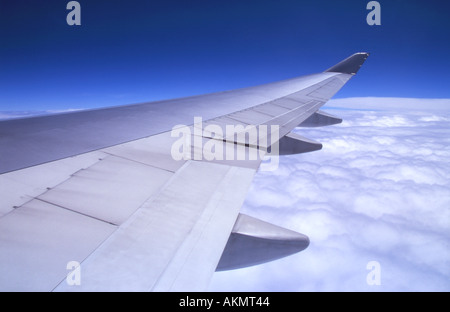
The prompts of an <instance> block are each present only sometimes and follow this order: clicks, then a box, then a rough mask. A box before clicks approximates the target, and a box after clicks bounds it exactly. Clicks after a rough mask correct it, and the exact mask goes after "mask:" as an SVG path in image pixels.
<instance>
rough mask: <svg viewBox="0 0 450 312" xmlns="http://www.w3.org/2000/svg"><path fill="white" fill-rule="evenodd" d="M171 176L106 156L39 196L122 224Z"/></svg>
mask: <svg viewBox="0 0 450 312" xmlns="http://www.w3.org/2000/svg"><path fill="white" fill-rule="evenodd" d="M172 175H173V173H172V172H169V171H167V170H162V169H158V168H155V167H152V166H148V165H144V164H141V163H137V162H134V161H130V160H126V159H123V158H119V157H115V156H108V157H105V158H104V159H103V160H102V161H100V162H98V163H96V164H95V165H93V166H91V167H89V168H88V169H86V170H81V171H79V172H77V173H76V174H74V175H73V176H72V177H71V178H70V179H69V180H67V181H65V182H64V183H62V184H60V185H58V186H56V187H55V188H53V189H51V190H49V191H48V192H46V193H44V194H42V195H40V196H39V197H38V199H41V200H44V201H46V202H49V203H52V204H54V205H57V206H61V207H64V208H66V209H70V210H72V211H76V212H79V213H81V214H84V215H88V216H91V217H93V218H96V219H99V220H103V221H105V222H109V223H113V224H122V223H123V222H124V221H125V220H126V219H127V218H128V217H129V216H130V215H131V214H132V213H133V212H134V211H136V210H137V209H138V208H139V207H140V206H141V205H142V204H143V203H144V202H145V201H146V200H147V199H148V198H150V197H151V196H152V194H154V193H155V192H157V191H158V190H159V189H160V188H161V186H162V185H164V184H165V183H166V182H167V180H168V179H169V178H170V177H171V176H172Z"/></svg>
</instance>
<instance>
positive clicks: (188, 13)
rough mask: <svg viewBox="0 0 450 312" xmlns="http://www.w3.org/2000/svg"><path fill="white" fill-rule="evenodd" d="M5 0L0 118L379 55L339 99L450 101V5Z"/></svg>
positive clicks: (232, 83) (409, 0) (280, 75)
mask: <svg viewBox="0 0 450 312" xmlns="http://www.w3.org/2000/svg"><path fill="white" fill-rule="evenodd" d="M68 2H69V1H66V0H50V1H36V0H15V1H5V0H0V111H6V110H10V111H20V110H50V109H51V110H58V109H61V110H63V109H69V108H93V107H102V106H112V105H123V104H130V103H138V102H145V101H152V100H157V99H166V98H175V97H181V96H188V95H194V94H202V93H209V92H215V91H223V90H229V89H235V88H241V87H246V86H252V85H257V84H261V83H267V82H272V81H276V80H281V79H286V78H291V77H296V76H300V75H304V74H310V73H315V72H320V71H323V70H325V69H327V68H329V67H331V66H332V65H334V64H335V63H337V62H338V61H340V60H342V59H343V58H345V57H347V56H349V55H351V54H352V53H354V52H358V51H367V52H370V53H371V56H370V57H369V59H368V60H367V62H366V64H365V65H364V67H363V68H362V69H361V71H360V73H359V74H358V75H357V77H355V78H354V79H352V81H351V82H350V83H349V84H348V85H346V86H345V87H344V88H343V89H342V90H341V91H340V92H339V93H338V94H337V95H336V96H335V98H342V97H353V96H393V97H419V98H449V97H450V91H449V89H450V88H449V86H450V84H449V82H450V79H449V78H448V70H449V69H450V57H449V55H450V2H449V1H437V0H434V1H433V0H432V1H419V0H389V1H387V0H384V1H379V2H380V4H381V23H382V25H381V26H369V25H367V23H366V16H367V13H368V12H369V11H368V10H366V4H367V3H368V2H369V1H366V0H364V1H363V0H350V1H335V0H334V1H333V0H327V1H325V0H306V1H299V0H295V1H285V0H277V1H276V0H258V1H245V0H238V1H235V0H227V1H211V0H209V1H195V0H193V1H171V0H164V1H140V0H139V1H124V0H108V1H96V0H89V1H87V0H79V2H80V4H81V23H82V25H81V26H68V25H67V23H66V16H67V14H68V13H69V11H68V10H66V4H67V3H68Z"/></svg>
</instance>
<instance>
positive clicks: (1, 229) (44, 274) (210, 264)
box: [0, 53, 368, 291]
mask: <svg viewBox="0 0 450 312" xmlns="http://www.w3.org/2000/svg"><path fill="white" fill-rule="evenodd" d="M367 57H368V54H367V53H356V54H354V55H352V56H350V57H348V58H347V59H345V60H344V61H342V62H340V63H338V64H337V65H335V66H333V67H331V68H330V69H328V70H327V71H325V72H321V73H318V74H313V75H308V76H302V77H298V78H293V79H288V80H284V81H279V82H274V83H270V84H266V85H261V86H256V87H249V88H244V89H238V90H233V91H226V92H220V93H214V94H207V95H202V96H193V97H187V98H181V99H175V100H168V101H158V102H151V103H142V104H134V105H127V106H119V107H110V108H102V109H94V110H84V111H76V112H71V113H64V114H54V115H48V116H38V117H32V118H23V119H11V120H4V121H1V122H0V196H1V201H0V290H2V291H199V290H205V289H206V287H207V286H208V284H209V280H210V278H211V276H212V274H213V273H214V272H215V271H216V270H228V269H234V268H240V267H245V266H249V265H254V264H258V263H263V262H266V261H270V260H273V259H277V258H280V257H282V256H285V255H288V254H292V253H294V252H298V251H300V250H303V249H304V248H306V247H307V246H308V244H309V239H308V237H307V236H305V235H303V234H299V233H296V232H293V231H290V230H287V229H283V228H280V227H277V226H275V225H272V224H269V223H266V222H263V221H261V220H257V219H255V218H252V217H250V216H246V215H243V214H240V213H239V210H240V208H241V205H242V203H243V201H244V199H245V196H246V193H247V190H248V188H249V186H250V184H251V182H252V179H253V176H254V174H255V172H256V171H257V170H258V168H262V166H263V165H265V164H266V162H267V161H264V159H266V158H265V157H267V156H273V157H274V155H277V154H280V155H286V154H297V153H303V152H308V151H314V150H318V149H320V148H321V147H322V145H321V144H320V143H318V142H314V141H311V140H309V139H306V138H303V137H301V136H299V135H298V134H295V133H292V132H291V131H292V130H293V129H294V128H295V127H297V126H299V125H301V126H307V127H314V126H324V125H330V124H335V123H339V122H341V119H339V118H337V117H334V116H331V115H329V114H327V113H325V112H323V111H321V110H319V108H320V107H321V106H322V105H324V104H325V103H326V102H327V101H328V100H329V99H330V98H331V97H332V96H333V95H334V94H335V93H336V92H337V91H338V90H339V89H340V88H341V87H342V86H343V85H344V84H345V83H346V82H347V81H348V80H349V79H350V78H351V77H352V76H353V75H354V74H356V72H357V71H358V69H359V68H360V66H361V65H362V64H363V62H364V61H365V60H366V58H367ZM78 264H79V266H78Z"/></svg>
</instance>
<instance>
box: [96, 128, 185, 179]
mask: <svg viewBox="0 0 450 312" xmlns="http://www.w3.org/2000/svg"><path fill="white" fill-rule="evenodd" d="M178 139H179V138H178V137H172V136H171V133H170V132H164V133H161V134H158V135H154V136H151V137H148V138H143V139H139V140H135V141H131V142H128V143H124V144H119V145H116V146H113V147H109V148H105V149H103V150H102V151H103V152H104V153H107V154H112V155H114V156H118V157H121V158H125V159H128V160H133V161H135V162H139V163H142V164H145V165H149V166H152V167H156V168H160V169H164V170H167V171H171V172H175V171H177V170H178V169H179V168H181V166H182V165H183V164H184V161H179V160H174V159H173V157H172V156H171V148H172V145H173V143H174V142H175V141H177V140H178Z"/></svg>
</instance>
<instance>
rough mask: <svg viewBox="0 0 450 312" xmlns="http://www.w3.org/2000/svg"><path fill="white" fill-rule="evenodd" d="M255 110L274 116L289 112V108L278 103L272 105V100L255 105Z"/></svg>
mask: <svg viewBox="0 0 450 312" xmlns="http://www.w3.org/2000/svg"><path fill="white" fill-rule="evenodd" d="M253 110H254V111H256V112H261V113H264V114H267V115H270V116H272V117H275V116H278V115H281V114H285V113H287V112H289V109H288V108H285V107H281V106H277V105H272V102H269V103H266V104H261V105H258V106H255V107H254V108H253Z"/></svg>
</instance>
